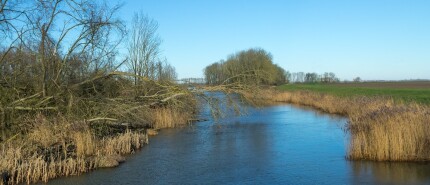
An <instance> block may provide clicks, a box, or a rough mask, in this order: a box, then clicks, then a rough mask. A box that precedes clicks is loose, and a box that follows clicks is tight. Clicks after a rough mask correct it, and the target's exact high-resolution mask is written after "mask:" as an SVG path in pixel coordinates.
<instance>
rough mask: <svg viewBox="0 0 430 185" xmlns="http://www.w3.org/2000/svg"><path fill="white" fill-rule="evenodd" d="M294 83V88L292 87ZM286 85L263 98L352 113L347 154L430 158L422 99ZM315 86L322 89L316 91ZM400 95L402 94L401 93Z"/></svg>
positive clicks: (429, 121)
mask: <svg viewBox="0 0 430 185" xmlns="http://www.w3.org/2000/svg"><path fill="white" fill-rule="evenodd" d="M290 87H293V88H295V89H294V90H288V88H290ZM298 87H299V86H298V85H293V86H288V85H287V87H286V86H283V87H280V89H283V90H265V91H262V92H260V93H259V95H258V96H254V95H252V96H254V97H253V98H259V99H262V100H272V101H278V102H288V103H294V104H301V105H307V106H312V107H315V108H317V109H320V110H322V111H325V112H328V113H335V114H342V115H346V116H348V117H349V122H348V124H347V130H348V131H349V132H350V134H351V139H350V144H349V147H348V154H347V157H348V158H349V159H354V160H356V159H360V160H361V159H364V160H375V161H428V160H430V108H429V107H428V105H423V104H422V102H421V101H418V102H414V101H409V102H408V103H402V101H396V100H395V99H393V98H390V97H388V96H376V95H374V96H373V95H372V96H363V95H361V94H357V93H356V94H350V95H348V96H346V95H344V96H342V95H339V94H336V93H323V92H322V89H323V90H330V88H333V89H334V90H333V89H331V90H330V91H334V92H339V90H338V89H337V87H334V86H326V87H322V86H320V85H309V86H306V87H308V88H307V89H303V90H301V89H299V88H298ZM311 88H316V89H318V90H315V91H312V90H310V89H311ZM399 98H400V97H399Z"/></svg>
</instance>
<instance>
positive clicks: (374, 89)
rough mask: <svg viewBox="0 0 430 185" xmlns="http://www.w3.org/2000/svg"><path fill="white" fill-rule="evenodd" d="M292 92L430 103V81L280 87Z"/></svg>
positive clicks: (289, 85)
mask: <svg viewBox="0 0 430 185" xmlns="http://www.w3.org/2000/svg"><path fill="white" fill-rule="evenodd" d="M278 88H279V89H280V90H286V91H290V92H294V91H311V92H317V93H325V94H329V95H333V96H338V97H342V98H345V97H358V96H366V97H383V98H392V99H393V100H394V101H398V102H415V103H421V104H427V105H430V82H365V83H338V84H288V85H282V86H279V87H278Z"/></svg>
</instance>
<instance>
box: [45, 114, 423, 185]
mask: <svg viewBox="0 0 430 185" xmlns="http://www.w3.org/2000/svg"><path fill="white" fill-rule="evenodd" d="M246 112H247V113H246V115H242V116H239V117H233V118H231V117H229V118H225V119H221V120H219V121H218V122H217V123H214V121H206V122H200V123H196V124H193V125H192V126H190V127H184V128H179V129H164V130H161V131H160V133H159V135H157V136H155V137H151V138H150V144H149V145H147V146H145V147H143V149H142V150H141V151H138V152H137V153H136V154H134V155H131V156H129V157H128V159H127V161H126V162H125V163H123V164H121V165H120V166H119V167H117V168H112V169H100V170H96V171H93V172H91V173H88V174H84V175H81V176H77V177H68V178H60V179H56V180H52V181H50V183H49V184H330V185H332V184H430V165H427V164H417V163H376V162H365V161H348V160H346V159H345V154H346V150H347V148H346V147H347V144H348V134H347V133H345V132H344V131H343V129H342V127H343V126H344V124H345V123H346V121H347V119H345V118H342V117H338V116H334V115H329V114H322V113H319V112H316V111H314V110H311V109H306V108H303V107H296V106H293V105H275V106H268V107H264V108H260V109H253V108H249V109H247V111H246ZM202 116H208V110H207V109H204V111H203V113H202Z"/></svg>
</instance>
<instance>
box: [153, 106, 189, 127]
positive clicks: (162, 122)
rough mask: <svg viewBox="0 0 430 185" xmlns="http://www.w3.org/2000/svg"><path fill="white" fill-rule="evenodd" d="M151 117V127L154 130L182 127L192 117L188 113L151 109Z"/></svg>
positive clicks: (166, 109)
mask: <svg viewBox="0 0 430 185" xmlns="http://www.w3.org/2000/svg"><path fill="white" fill-rule="evenodd" d="M151 115H152V116H151V123H152V127H153V128H155V129H160V128H174V127H178V126H183V125H185V124H187V123H188V120H190V118H191V117H192V114H191V113H190V112H183V111H179V110H176V109H170V108H159V109H153V110H152V111H151Z"/></svg>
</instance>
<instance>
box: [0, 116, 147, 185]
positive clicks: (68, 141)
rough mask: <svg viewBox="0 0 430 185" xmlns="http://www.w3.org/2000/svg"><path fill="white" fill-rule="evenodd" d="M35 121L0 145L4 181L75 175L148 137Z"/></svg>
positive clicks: (68, 124) (139, 146) (83, 124)
mask: <svg viewBox="0 0 430 185" xmlns="http://www.w3.org/2000/svg"><path fill="white" fill-rule="evenodd" d="M36 121H38V124H37V125H36V126H35V127H34V129H32V130H33V131H32V132H31V133H29V134H27V135H25V136H22V137H23V138H20V139H16V140H13V141H10V142H7V143H3V144H1V145H0V156H1V158H0V173H1V172H7V173H8V176H9V177H10V178H9V182H8V184H18V183H27V184H29V183H35V182H38V181H43V182H47V181H48V180H49V179H52V178H55V177H59V176H70V175H79V174H81V173H83V172H87V171H89V170H92V169H94V168H97V167H100V161H101V159H105V158H106V157H110V156H119V155H124V154H130V153H133V152H134V151H135V150H137V149H139V148H141V147H142V146H143V145H144V144H145V143H147V141H148V140H147V135H146V134H144V133H141V132H133V131H130V130H127V131H126V132H125V133H122V134H117V135H114V136H108V137H105V138H101V139H98V138H96V137H95V136H94V134H92V133H91V132H90V129H89V128H88V126H87V125H85V123H68V122H61V123H56V124H54V123H52V122H50V121H47V120H45V119H40V118H38V119H36ZM2 183H3V180H2V179H1V178H0V184H2Z"/></svg>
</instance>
